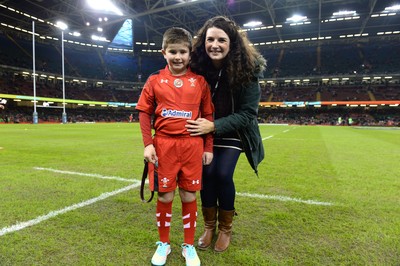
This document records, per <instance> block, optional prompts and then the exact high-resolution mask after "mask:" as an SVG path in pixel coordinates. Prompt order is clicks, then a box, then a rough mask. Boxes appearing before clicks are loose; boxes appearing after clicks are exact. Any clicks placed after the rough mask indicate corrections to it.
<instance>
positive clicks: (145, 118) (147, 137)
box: [139, 112, 153, 147]
mask: <svg viewBox="0 0 400 266" xmlns="http://www.w3.org/2000/svg"><path fill="white" fill-rule="evenodd" d="M139 124H140V130H141V132H142V139H143V144H144V146H145V147H146V146H147V145H150V144H153V138H152V137H151V115H150V114H148V113H145V112H139Z"/></svg>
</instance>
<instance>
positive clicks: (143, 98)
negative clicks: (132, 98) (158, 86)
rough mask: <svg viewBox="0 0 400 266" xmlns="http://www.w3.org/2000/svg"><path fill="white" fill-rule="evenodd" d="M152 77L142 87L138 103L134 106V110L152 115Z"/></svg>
mask: <svg viewBox="0 0 400 266" xmlns="http://www.w3.org/2000/svg"><path fill="white" fill-rule="evenodd" d="M152 80H153V77H152V76H150V77H149V78H148V80H147V81H146V83H145V84H144V86H143V89H142V93H141V94H140V97H139V101H138V103H137V105H136V110H139V111H142V112H145V113H147V114H150V115H151V114H153V113H154V109H155V96H154V90H153V86H152V85H151V83H152V82H151V81H152Z"/></svg>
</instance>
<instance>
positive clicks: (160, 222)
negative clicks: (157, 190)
mask: <svg viewBox="0 0 400 266" xmlns="http://www.w3.org/2000/svg"><path fill="white" fill-rule="evenodd" d="M171 217H172V201H171V202H168V203H164V202H161V201H159V200H157V208H156V218H157V227H158V235H159V236H160V241H161V242H164V243H165V242H167V243H169V231H170V228H171Z"/></svg>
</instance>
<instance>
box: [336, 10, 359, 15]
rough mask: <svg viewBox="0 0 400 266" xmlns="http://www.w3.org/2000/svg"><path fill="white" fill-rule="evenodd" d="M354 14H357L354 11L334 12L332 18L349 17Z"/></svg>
mask: <svg viewBox="0 0 400 266" xmlns="http://www.w3.org/2000/svg"><path fill="white" fill-rule="evenodd" d="M356 14H357V12H356V11H348V10H343V11H338V12H334V13H333V14H332V16H334V17H351V16H355V15H356Z"/></svg>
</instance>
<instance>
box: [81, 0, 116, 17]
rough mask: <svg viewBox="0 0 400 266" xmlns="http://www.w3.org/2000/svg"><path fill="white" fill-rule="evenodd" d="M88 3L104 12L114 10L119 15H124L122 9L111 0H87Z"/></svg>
mask: <svg viewBox="0 0 400 266" xmlns="http://www.w3.org/2000/svg"><path fill="white" fill-rule="evenodd" d="M86 2H87V4H88V5H89V6H90V7H91V8H93V9H95V10H99V11H103V12H112V13H115V14H117V15H119V16H122V15H123V13H122V11H121V10H119V9H118V7H116V6H115V5H114V4H113V3H112V2H111V1H110V0H86Z"/></svg>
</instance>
